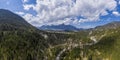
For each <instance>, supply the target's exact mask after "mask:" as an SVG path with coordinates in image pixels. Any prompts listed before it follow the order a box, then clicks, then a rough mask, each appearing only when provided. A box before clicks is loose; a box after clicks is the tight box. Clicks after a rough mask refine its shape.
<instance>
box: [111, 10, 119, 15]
mask: <svg viewBox="0 0 120 60" xmlns="http://www.w3.org/2000/svg"><path fill="white" fill-rule="evenodd" d="M112 14H113V15H115V16H120V13H119V12H117V11H113V12H112Z"/></svg>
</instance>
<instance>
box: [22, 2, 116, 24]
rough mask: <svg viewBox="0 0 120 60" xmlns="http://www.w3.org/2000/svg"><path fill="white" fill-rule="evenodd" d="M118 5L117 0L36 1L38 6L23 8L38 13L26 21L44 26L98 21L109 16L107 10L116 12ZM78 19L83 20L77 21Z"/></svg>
mask: <svg viewBox="0 0 120 60" xmlns="http://www.w3.org/2000/svg"><path fill="white" fill-rule="evenodd" d="M116 5H117V3H116V1H115V0H36V5H32V4H29V5H28V4H24V5H23V7H24V9H25V10H29V9H31V8H32V9H33V10H34V11H36V12H37V15H36V16H32V18H31V19H30V18H29V17H31V16H26V15H25V16H26V17H25V18H26V20H27V19H28V18H29V20H31V22H30V23H32V21H33V20H34V22H35V21H36V22H38V23H40V24H38V25H43V24H62V23H65V24H70V23H76V22H77V23H81V22H89V21H97V20H99V18H100V16H104V15H107V14H109V13H108V12H107V11H106V10H109V11H112V10H115V8H116ZM77 17H83V18H81V19H77V20H76V18H77ZM71 19H72V20H71Z"/></svg>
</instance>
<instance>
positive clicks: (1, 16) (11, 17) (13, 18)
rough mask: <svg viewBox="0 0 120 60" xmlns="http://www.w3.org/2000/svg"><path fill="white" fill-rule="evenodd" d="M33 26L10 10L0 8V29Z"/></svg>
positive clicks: (28, 27) (29, 27) (30, 27)
mask: <svg viewBox="0 0 120 60" xmlns="http://www.w3.org/2000/svg"><path fill="white" fill-rule="evenodd" d="M32 28H33V26H32V25H30V24H29V23H27V22H26V21H25V20H24V19H23V18H21V17H20V16H18V15H16V14H14V13H12V12H11V11H8V10H4V9H0V30H10V29H12V30H19V29H24V30H25V29H32Z"/></svg>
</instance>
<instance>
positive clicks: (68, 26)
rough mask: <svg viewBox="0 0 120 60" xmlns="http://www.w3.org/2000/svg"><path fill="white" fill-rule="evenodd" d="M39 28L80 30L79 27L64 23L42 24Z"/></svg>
mask: <svg viewBox="0 0 120 60" xmlns="http://www.w3.org/2000/svg"><path fill="white" fill-rule="evenodd" d="M39 29H42V30H55V31H78V30H80V29H79V28H76V27H75V26H72V25H65V24H60V25H43V26H41V27H39Z"/></svg>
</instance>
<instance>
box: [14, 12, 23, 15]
mask: <svg viewBox="0 0 120 60" xmlns="http://www.w3.org/2000/svg"><path fill="white" fill-rule="evenodd" d="M15 13H16V14H19V15H24V14H25V13H24V12H15Z"/></svg>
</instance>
